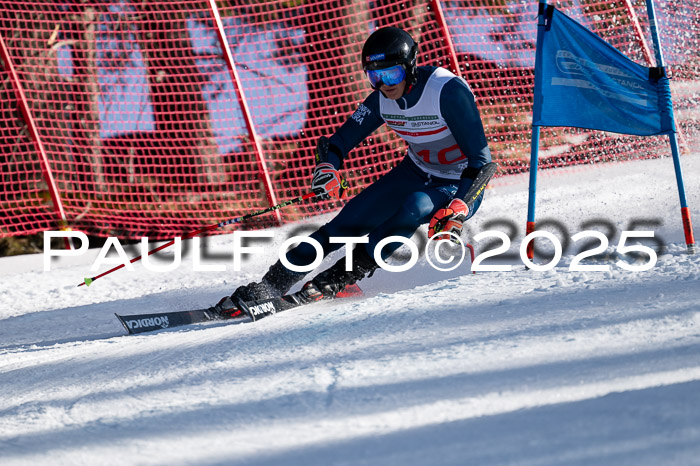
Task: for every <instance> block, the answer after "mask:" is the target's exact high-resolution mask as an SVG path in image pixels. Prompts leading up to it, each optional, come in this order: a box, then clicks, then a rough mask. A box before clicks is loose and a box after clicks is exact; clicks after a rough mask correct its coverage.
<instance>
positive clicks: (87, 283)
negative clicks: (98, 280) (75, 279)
mask: <svg viewBox="0 0 700 466" xmlns="http://www.w3.org/2000/svg"><path fill="white" fill-rule="evenodd" d="M93 281H94V280H93V279H92V278H87V277H86V278H85V281H84V282H83V283H85V286H90V284H91V283H92V282H93ZM78 286H80V285H78Z"/></svg>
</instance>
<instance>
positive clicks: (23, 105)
mask: <svg viewBox="0 0 700 466" xmlns="http://www.w3.org/2000/svg"><path fill="white" fill-rule="evenodd" d="M0 57H2V61H3V62H4V63H5V70H6V71H7V73H8V74H9V75H10V81H12V84H13V87H14V88H15V96H16V97H17V104H18V106H19V108H20V111H21V112H22V117H23V118H24V122H25V123H26V125H27V129H28V130H29V134H31V137H32V140H33V141H34V146H35V147H36V150H37V153H38V154H39V162H40V166H41V171H42V173H43V174H44V180H45V181H46V185H47V186H48V188H49V193H50V194H51V201H52V203H53V210H54V212H55V213H56V215H57V216H58V227H59V229H60V230H62V231H65V230H68V229H69V228H68V219H67V218H66V212H65V210H64V209H63V202H62V201H61V196H60V194H59V192H58V187H57V186H56V180H55V179H54V177H53V173H52V172H51V166H50V165H49V159H48V157H47V156H46V150H45V149H44V145H43V144H42V142H41V136H40V135H39V130H38V128H37V126H36V122H35V121H34V118H33V117H32V112H31V109H30V108H29V103H28V102H27V96H26V94H25V93H24V90H23V89H22V84H21V83H20V81H19V75H18V74H17V70H16V69H15V66H14V63H13V62H12V57H11V56H10V51H9V50H8V48H7V45H6V44H5V39H4V38H3V35H2V33H0ZM64 240H65V247H66V249H71V250H73V249H74V247H73V243H72V241H71V240H70V239H69V238H68V237H66V238H64Z"/></svg>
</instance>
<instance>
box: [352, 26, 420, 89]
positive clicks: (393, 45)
mask: <svg viewBox="0 0 700 466" xmlns="http://www.w3.org/2000/svg"><path fill="white" fill-rule="evenodd" d="M417 55H418V44H417V43H416V42H415V41H414V40H413V38H412V37H411V35H410V34H408V33H407V32H406V31H404V30H403V29H400V28H397V27H393V26H390V27H384V28H381V29H377V30H376V31H374V32H373V33H372V34H371V35H370V36H369V37H368V38H367V40H366V41H365V44H364V46H363V47H362V69H363V70H364V71H365V73H366V72H367V71H369V70H384V69H387V68H391V67H393V66H396V65H403V67H404V69H405V70H406V82H407V84H408V85H412V84H415V82H416V78H417V75H416V57H417ZM370 85H371V86H372V88H373V89H376V87H375V86H374V84H372V83H371V82H370Z"/></svg>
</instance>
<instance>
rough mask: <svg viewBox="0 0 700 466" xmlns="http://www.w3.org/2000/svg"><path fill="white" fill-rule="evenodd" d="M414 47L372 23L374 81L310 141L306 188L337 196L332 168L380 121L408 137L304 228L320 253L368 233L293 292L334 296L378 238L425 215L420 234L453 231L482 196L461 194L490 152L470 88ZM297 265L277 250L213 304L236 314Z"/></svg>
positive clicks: (370, 268) (294, 253)
mask: <svg viewBox="0 0 700 466" xmlns="http://www.w3.org/2000/svg"><path fill="white" fill-rule="evenodd" d="M417 53H418V44H417V43H416V42H415V41H414V40H413V38H412V37H411V36H410V35H409V34H408V33H407V32H405V31H403V30H402V29H399V28H396V27H385V28H382V29H378V30H377V31H375V32H374V33H372V34H371V35H370V37H369V38H368V39H367V41H366V42H365V44H364V46H363V48H362V67H363V69H364V72H365V74H366V76H367V78H368V80H369V82H370V85H371V87H372V88H373V89H374V91H373V92H372V93H371V94H370V95H369V96H368V97H367V98H366V99H365V100H364V102H363V103H362V104H360V105H359V107H358V108H357V110H356V111H355V112H354V113H353V114H352V115H351V116H350V118H348V120H347V121H346V122H345V123H344V124H343V125H342V126H341V127H340V128H339V129H338V130H337V131H336V132H335V134H333V135H332V136H331V137H330V138H326V137H321V138H320V139H319V141H318V143H317V147H316V154H315V159H316V167H315V169H314V171H313V176H312V182H311V186H312V190H313V192H314V193H316V194H317V195H319V196H325V197H326V198H328V197H331V198H336V199H340V198H343V197H344V195H345V191H346V189H347V184H346V182H345V180H344V178H343V177H342V175H341V174H340V171H339V170H340V169H341V168H342V167H343V161H344V159H345V157H346V155H347V154H348V152H350V151H351V150H352V149H353V148H355V147H356V146H357V145H358V144H360V143H361V142H362V141H363V140H364V139H365V138H367V137H368V136H369V135H370V134H372V133H373V132H374V131H375V130H376V129H378V128H379V127H380V126H381V125H382V124H386V125H387V126H389V127H390V128H391V129H393V130H394V131H395V132H396V133H397V134H398V135H399V136H401V137H402V138H403V139H404V140H405V141H406V142H407V144H408V152H407V156H406V157H404V159H403V160H402V161H401V162H400V163H399V164H398V165H397V166H396V167H394V168H393V169H391V170H390V171H389V172H388V173H386V174H385V175H384V176H383V177H381V178H380V179H378V180H377V181H376V182H374V183H373V184H371V185H370V186H368V187H367V188H366V189H365V190H364V191H362V192H360V193H359V194H358V195H356V196H355V197H354V198H353V199H351V200H350V201H349V202H348V203H347V204H346V205H345V206H344V207H343V208H342V210H341V211H340V212H339V213H338V214H337V215H336V216H335V217H334V218H333V219H332V220H331V221H330V222H328V223H327V224H325V225H323V226H322V227H321V228H319V229H318V230H317V231H316V232H314V233H313V234H311V238H313V239H315V240H316V241H318V242H319V243H320V244H321V246H322V248H323V255H324V257H325V256H326V255H328V254H329V253H331V252H333V251H335V250H337V249H338V248H340V247H341V246H342V244H340V243H331V242H330V241H329V238H331V237H348V236H351V237H360V236H365V235H368V236H369V242H368V243H364V244H357V245H355V247H354V249H352V250H351V251H349V252H348V254H349V253H350V252H351V253H352V261H351V264H352V267H351V270H350V271H346V264H345V258H344V257H343V258H341V259H340V260H339V261H338V262H336V263H335V264H334V265H333V266H331V267H330V268H329V269H327V270H325V271H323V272H321V273H320V274H318V275H317V276H316V277H315V278H314V279H313V280H311V281H309V282H307V283H306V284H305V285H304V286H303V288H302V292H301V293H300V298H299V299H302V300H303V302H310V301H315V300H318V299H321V298H330V297H335V295H336V294H337V293H339V292H340V291H342V290H343V289H344V288H345V287H346V286H347V285H350V284H354V283H355V282H356V281H358V280H361V279H362V278H364V277H365V276H369V275H371V274H372V273H373V272H374V271H375V270H376V269H377V267H378V265H377V263H376V261H375V260H374V258H373V254H374V247H375V246H376V245H377V243H378V242H379V241H381V240H382V239H384V238H386V237H388V236H394V235H399V236H403V237H406V238H410V237H411V236H412V235H413V233H414V232H415V231H416V230H417V229H418V227H419V226H420V225H422V224H425V223H428V222H430V228H429V232H428V236H429V237H432V236H433V235H435V234H436V233H441V232H442V234H443V235H444V234H445V233H447V232H451V233H454V234H456V235H460V234H461V231H462V225H463V222H464V221H465V220H467V219H469V218H470V217H471V216H473V215H474V213H475V212H476V210H477V209H478V208H479V205H480V204H481V201H482V199H483V193H481V195H480V196H479V197H478V198H477V200H476V201H475V202H474V203H473V204H472V205H471V208H468V207H467V204H466V203H465V202H464V196H465V195H466V193H467V190H468V189H469V187H470V186H471V185H472V182H473V180H474V178H476V175H477V174H478V173H479V170H480V168H481V167H482V166H484V165H485V164H487V163H489V162H490V161H491V153H490V151H489V148H488V143H487V141H486V136H485V134H484V128H483V124H482V122H481V118H480V117H479V112H478V110H477V107H476V104H475V101H474V95H473V94H472V92H471V89H470V88H469V85H468V84H467V83H466V82H465V81H464V80H463V79H462V78H460V77H457V76H455V75H454V74H453V73H451V72H450V71H448V70H446V69H444V68H440V67H435V66H420V67H419V66H416V58H417ZM443 235H438V236H436V238H442V237H443ZM399 246H400V244H399V243H390V244H389V245H387V246H386V247H384V248H383V249H382V258H383V259H386V258H387V257H389V256H390V255H391V254H392V253H393V252H394V251H395V250H396V249H397V248H398V247H399ZM315 258H316V250H315V248H314V247H313V246H312V245H311V244H309V243H305V242H303V243H300V244H299V245H298V246H296V247H295V248H293V249H291V250H290V251H288V253H287V259H288V260H289V262H291V263H292V264H294V265H295V266H302V265H308V264H310V263H311V262H313V260H314V259H315ZM348 259H349V258H348ZM305 275H306V273H303V272H295V271H292V270H289V269H287V268H286V267H285V266H284V265H283V264H282V263H281V261H279V260H278V261H277V262H276V263H275V264H273V265H272V266H271V267H270V269H269V271H268V272H267V273H266V274H265V275H264V276H263V278H262V280H261V281H259V282H254V283H250V284H248V285H245V286H241V287H239V288H238V289H236V290H235V291H234V293H233V294H232V295H231V296H229V297H225V298H223V299H222V300H221V301H220V302H219V303H218V304H217V305H216V306H214V309H215V310H216V311H217V312H218V313H219V314H220V315H221V316H222V317H234V316H236V315H239V314H240V311H239V310H238V305H237V304H236V303H237V300H243V301H246V302H249V301H255V300H260V299H266V298H271V297H277V296H282V295H284V294H285V293H287V292H288V291H289V289H290V288H291V287H292V286H293V285H294V284H295V283H297V282H298V281H300V280H301V279H302V278H303V277H304V276H305Z"/></svg>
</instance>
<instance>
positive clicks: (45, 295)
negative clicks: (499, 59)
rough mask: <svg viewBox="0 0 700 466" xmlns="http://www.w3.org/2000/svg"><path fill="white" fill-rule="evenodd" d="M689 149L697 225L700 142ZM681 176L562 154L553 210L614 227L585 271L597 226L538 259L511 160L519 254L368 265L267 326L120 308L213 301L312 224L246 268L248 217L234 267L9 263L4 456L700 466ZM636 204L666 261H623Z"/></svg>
mask: <svg viewBox="0 0 700 466" xmlns="http://www.w3.org/2000/svg"><path fill="white" fill-rule="evenodd" d="M682 163H683V169H684V173H685V181H686V190H687V195H688V202H689V204H690V206H691V209H693V213H694V214H695V216H696V224H697V223H698V222H699V221H700V220H698V219H697V216H698V215H700V213H699V211H698V209H699V208H700V176H698V173H700V156H697V155H691V156H685V157H683V158H682ZM552 173H555V174H552ZM675 186H676V185H675V178H674V173H673V164H672V161H671V160H670V158H664V159H661V160H651V161H643V162H627V163H621V164H606V165H601V166H595V167H587V168H577V169H568V170H558V171H557V172H550V173H547V172H541V174H540V182H539V191H538V200H537V218H538V221H544V220H546V219H556V220H558V221H560V222H561V223H563V224H564V225H565V226H566V227H567V228H568V229H569V236H571V235H573V234H575V233H576V232H579V231H582V230H583V229H586V228H588V229H590V228H595V229H600V230H601V231H606V234H607V235H608V236H609V237H610V245H611V248H610V249H609V250H608V253H611V256H612V261H609V262H602V263H603V264H609V265H610V270H608V271H601V272H591V271H583V272H578V271H570V270H569V268H568V267H569V265H570V263H571V260H572V259H573V257H574V254H576V253H577V252H578V249H580V245H579V244H576V247H574V245H572V246H570V247H569V248H568V249H567V250H566V251H565V253H564V257H563V259H562V260H561V262H560V263H559V264H558V266H557V267H555V268H554V269H553V270H550V271H545V272H536V271H532V270H526V269H525V267H524V266H523V263H522V261H521V260H520V259H519V258H518V256H517V252H518V247H519V244H520V242H521V241H522V238H523V237H524V233H523V231H522V230H523V226H524V223H525V216H526V205H527V177H526V176H516V177H507V178H499V179H497V180H495V182H494V187H493V188H492V189H490V190H489V191H488V194H487V197H486V200H485V201H484V204H483V205H482V207H481V211H480V212H479V213H478V215H477V216H476V217H475V218H473V219H472V220H471V221H470V222H469V233H470V236H469V237H470V238H473V236H474V235H475V234H476V233H478V232H481V231H484V230H488V229H494V228H496V229H501V230H503V231H508V229H509V228H510V227H509V226H508V225H509V223H511V224H513V225H515V228H517V229H518V232H517V235H512V236H513V238H512V239H513V241H512V247H511V250H510V251H509V255H507V256H505V257H504V256H501V257H500V258H499V260H498V261H497V262H499V263H501V264H503V263H508V264H512V265H513V268H512V270H511V271H501V272H479V273H477V274H470V273H468V265H467V264H463V265H462V266H460V267H459V268H458V269H456V270H454V271H452V272H442V273H440V272H437V271H435V270H434V269H433V268H432V267H430V266H429V265H428V264H427V263H426V262H425V259H424V258H421V260H420V261H419V263H418V265H416V266H415V267H414V268H412V269H411V270H410V271H407V272H403V273H390V272H386V271H380V272H378V273H377V274H375V276H374V277H372V278H371V279H368V280H365V281H363V282H361V285H362V287H363V288H364V289H365V292H366V296H365V297H364V298H361V299H348V300H344V301H336V302H332V303H319V304H315V305H311V306H308V307H306V308H303V309H298V310H294V311H289V312H287V313H282V314H278V315H276V316H273V317H269V318H267V319H264V320H262V321H259V322H257V323H254V324H253V323H248V322H245V321H237V322H228V323H226V322H215V323H209V324H201V325H192V326H189V327H184V328H182V327H181V328H174V329H166V330H163V331H159V332H155V333H151V334H144V335H139V336H127V335H125V331H124V329H123V328H122V326H121V325H120V324H119V322H118V321H117V319H116V318H115V317H114V315H113V314H114V313H115V312H120V313H127V314H134V313H151V312H159V311H166V310H171V309H188V308H201V307H207V306H209V305H211V304H214V303H215V302H216V301H218V299H219V298H220V297H221V296H224V295H225V294H229V293H230V292H231V291H233V289H234V288H235V287H236V286H237V285H240V284H243V283H247V282H248V281H250V280H254V279H257V278H259V277H260V276H261V274H262V273H263V272H264V271H265V270H266V269H267V267H268V266H269V265H270V264H271V263H272V261H273V260H274V259H275V258H276V256H277V252H276V249H277V246H278V245H279V244H280V243H281V242H282V241H283V240H284V239H285V238H286V236H285V235H291V234H292V233H296V232H298V231H299V230H300V229H303V228H307V229H308V228H310V226H309V225H306V226H304V225H301V226H300V225H291V226H287V227H285V228H282V229H275V230H272V231H273V232H274V233H275V238H274V241H272V242H268V243H260V244H263V245H264V246H265V251H264V252H263V253H261V254H259V255H257V256H255V258H254V259H250V260H247V261H246V262H245V263H244V265H243V270H242V271H241V272H238V273H237V272H234V271H233V270H232V265H231V257H232V251H231V249H232V244H233V240H232V235H224V236H219V237H215V238H212V239H210V240H208V242H207V243H206V245H207V246H208V250H209V255H208V256H207V258H205V259H204V261H205V263H207V264H209V265H215V264H218V265H220V266H221V265H225V266H226V267H227V270H226V271H225V272H221V271H219V272H194V271H193V270H192V268H193V267H192V260H193V255H192V254H189V255H187V256H186V257H185V258H184V259H183V264H182V265H181V266H180V267H178V268H177V269H176V270H174V271H172V272H170V273H157V272H150V271H147V270H145V269H144V268H143V266H141V265H137V266H136V267H135V271H133V272H129V271H126V270H119V271H117V272H115V273H113V274H111V275H109V276H107V277H104V278H102V279H100V280H98V281H96V282H95V283H94V284H93V285H92V286H91V287H90V288H86V287H80V288H78V287H76V285H77V284H78V283H80V282H81V281H82V279H83V277H85V276H92V275H95V274H94V273H91V272H90V271H89V268H90V266H91V264H92V262H93V261H94V260H95V257H96V255H97V250H91V251H90V253H89V254H87V255H85V256H83V257H80V258H74V259H71V260H67V259H66V258H61V259H60V260H56V261H54V262H53V264H52V270H51V271H49V272H44V271H43V270H42V268H43V256H42V255H35V256H21V257H12V258H4V259H0V281H1V283H2V285H1V286H0V393H1V394H2V396H0V458H1V459H0V463H2V464H3V465H19V464H22V465H37V464H56V465H61V464H71V465H73V464H85V465H88V464H89V465H94V464H128V465H131V464H163V465H165V464H168V465H169V464H203V465H218V464H221V465H224V464H226V465H228V464H248V465H268V464H285V465H292V464H299V465H301V464H304V465H307V464H318V465H328V464H338V465H344V464H347V465H356V464H371V465H375V464H396V465H399V464H400V465H429V464H430V465H432V464H459V465H464V464H480V465H481V464H499V465H500V464H523V465H531V464H532V465H534V464H537V465H548V464H567V465H571V464H573V465H576V464H596V465H599V464H615V465H625V464H634V465H639V464H649V465H658V464H679V465H689V464H700V286H698V284H699V283H700V253H699V254H696V255H688V254H686V248H685V244H684V240H683V233H682V226H681V219H680V209H679V204H678V192H677V190H676V187H675ZM592 220H596V221H597V222H598V225H597V226H591V225H585V223H586V222H589V221H592ZM633 220H637V221H642V220H643V221H646V222H652V223H653V222H656V226H653V225H652V227H651V228H646V229H653V230H654V231H655V234H656V237H657V238H659V239H660V241H661V243H662V244H663V246H664V250H663V252H662V253H661V254H660V255H659V258H658V262H657V263H656V265H655V266H654V267H652V268H651V269H650V270H648V271H645V272H630V271H626V270H624V269H622V268H621V267H619V266H618V265H616V264H615V261H616V260H617V258H615V257H614V254H613V253H614V250H613V248H612V247H613V246H614V245H616V244H617V241H618V238H619V233H620V231H622V230H624V229H627V228H628V227H629V224H630V222H631V221H633ZM313 221H314V222H318V221H319V220H318V219H314V220H313ZM499 222H500V223H499ZM601 222H603V223H607V224H608V226H607V227H606V226H605V225H602V224H601ZM647 225H648V224H647ZM606 228H607V230H606ZM638 229H645V228H644V227H643V226H642V227H639V228H638ZM608 230H611V231H608ZM613 230H614V231H613ZM552 231H553V232H554V233H555V234H558V235H559V236H560V237H561V234H560V233H556V230H552ZM421 235H425V230H421ZM695 236H696V238H697V237H699V236H700V231H699V230H698V228H697V227H696V229H695ZM416 239H418V237H416ZM488 241H492V240H484V241H483V242H481V243H475V245H476V247H477V252H483V251H484V246H485V243H486V242H488ZM645 241H647V242H645V243H644V244H649V245H652V246H653V244H654V243H650V242H649V241H648V240H645ZM544 243H546V241H543V244H544ZM497 244H498V243H494V244H493V246H490V247H491V248H492V247H495V246H496V245H497ZM404 252H405V251H404ZM130 253H132V254H134V255H137V254H138V251H130ZM170 257H172V256H170ZM335 258H337V257H334V258H330V259H329V260H328V261H327V263H328V262H329V261H331V260H333V259H335ZM167 260H168V256H167V255H165V259H164V262H163V263H164V264H167ZM540 262H544V259H542V260H541V261H540ZM485 263H491V264H494V263H496V261H494V260H491V262H488V261H486V262H485ZM588 263H590V262H586V261H584V264H588ZM597 264H598V265H600V264H601V262H597ZM108 267H111V266H103V267H102V268H101V271H102V270H106V269H107V268H108Z"/></svg>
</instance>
